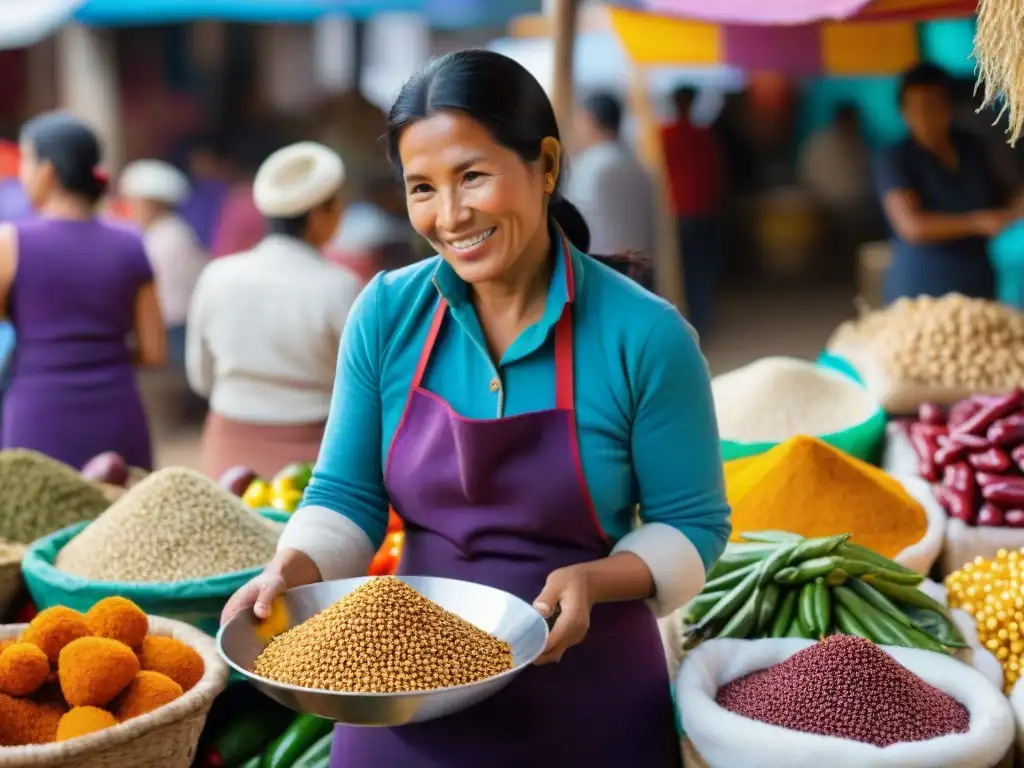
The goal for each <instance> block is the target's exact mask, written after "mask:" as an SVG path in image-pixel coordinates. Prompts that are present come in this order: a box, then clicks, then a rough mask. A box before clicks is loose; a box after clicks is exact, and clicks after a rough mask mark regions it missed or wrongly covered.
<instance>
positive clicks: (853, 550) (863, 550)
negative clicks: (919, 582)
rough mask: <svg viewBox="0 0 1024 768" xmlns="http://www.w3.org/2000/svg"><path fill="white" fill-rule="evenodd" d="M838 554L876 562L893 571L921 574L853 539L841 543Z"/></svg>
mask: <svg viewBox="0 0 1024 768" xmlns="http://www.w3.org/2000/svg"><path fill="white" fill-rule="evenodd" d="M838 554H840V555H842V556H843V557H849V558H851V559H853V560H863V561H865V562H868V563H874V564H875V565H877V566H879V567H881V568H888V569H889V570H891V571H900V572H902V573H910V574H914V575H915V576H917V575H919V574H918V573H917V571H914V570H911V569H910V568H907V566H905V565H901V564H900V563H897V562H896V561H895V560H890V559H889V558H887V557H886V556H885V555H882V554H879V553H878V552H875V551H874V550H873V549H868V548H867V547H862V546H861V545H860V544H854V543H853V542H852V541H847V542H846V543H845V544H843V545H841V546H840V547H839V550H838Z"/></svg>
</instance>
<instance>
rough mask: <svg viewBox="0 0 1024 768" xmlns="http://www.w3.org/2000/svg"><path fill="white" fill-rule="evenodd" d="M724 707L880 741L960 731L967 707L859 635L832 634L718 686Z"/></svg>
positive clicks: (967, 722)
mask: <svg viewBox="0 0 1024 768" xmlns="http://www.w3.org/2000/svg"><path fill="white" fill-rule="evenodd" d="M717 698H718V703H719V705H721V706H722V707H724V708H725V709H727V710H729V711H730V712H735V713H736V714H737V715H742V716H743V717H749V718H751V719H752V720H760V721H761V722H762V723H769V724H770V725H778V726H781V727H782V728H788V729H790V730H793V731H804V732H806V733H817V734H820V735H822V736H835V737H838V738H841V739H851V740H854V741H863V742H865V743H867V744H874V745H875V746H877V747H886V746H889V745H890V744H897V743H900V742H907V741H925V740H926V739H934V738H937V737H939V736H946V735H948V734H951V733H966V732H967V729H968V727H969V725H970V717H969V715H968V713H967V710H966V709H965V708H964V706H963V705H962V704H960V703H959V702H958V701H956V699H954V698H953V697H951V696H949V695H947V694H945V693H943V692H942V691H940V690H939V689H938V688H935V687H934V686H932V685H929V684H928V683H926V682H925V681H924V680H922V679H921V678H919V677H918V676H917V675H915V674H914V673H913V672H911V671H910V670H908V669H907V668H906V667H903V666H902V665H900V664H899V663H898V662H897V661H896V660H895V659H893V658H892V656H890V655H889V654H887V653H886V652H885V651H883V650H882V649H881V648H878V647H877V646H875V644H874V643H871V642H869V641H868V640H865V639H863V638H860V637H853V636H850V635H832V636H830V637H826V638H825V639H824V640H822V641H821V642H820V643H817V644H816V645H812V646H811V647H810V648H807V649H805V650H803V651H800V652H799V653H795V654H793V655H792V656H790V657H789V658H788V659H786V660H785V661H783V662H781V663H779V664H776V665H775V666H772V667H768V668H767V669H763V670H760V671H758V672H752V673H750V674H749V675H745V676H744V677H740V678H737V679H736V680H733V681H732V682H731V683H728V684H726V685H725V686H723V687H722V688H721V689H720V690H719V691H718V697H717Z"/></svg>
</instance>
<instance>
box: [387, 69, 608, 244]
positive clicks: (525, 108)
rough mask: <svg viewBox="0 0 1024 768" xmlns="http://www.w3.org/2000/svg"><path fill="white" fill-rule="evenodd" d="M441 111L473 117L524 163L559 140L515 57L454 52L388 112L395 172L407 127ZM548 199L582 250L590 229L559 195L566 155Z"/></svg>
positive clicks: (548, 111) (547, 108)
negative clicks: (549, 139) (550, 139)
mask: <svg viewBox="0 0 1024 768" xmlns="http://www.w3.org/2000/svg"><path fill="white" fill-rule="evenodd" d="M445 110H456V111H459V112H463V113H465V114H466V115H468V116H469V117H471V118H473V119H474V120H475V121H476V122H478V123H479V124H480V125H481V126H483V127H484V129H485V130H487V132H488V133H490V135H491V136H493V137H494V139H495V141H497V142H498V143H499V144H501V145H502V146H503V147H506V148H507V149H510V150H512V151H513V152H515V153H516V154H517V155H519V157H520V158H521V159H522V160H523V162H525V163H532V162H534V161H536V160H537V158H539V157H540V151H541V142H543V141H544V139H545V138H547V137H548V136H551V137H553V138H555V139H558V140H559V141H561V137H560V135H559V132H558V121H557V120H556V119H555V111H554V109H553V108H552V106H551V101H550V100H549V99H548V95H547V94H546V93H545V92H544V88H543V87H541V84H540V83H539V82H537V79H536V78H535V77H534V76H533V75H531V74H530V73H529V71H527V69H526V68H525V67H523V66H522V65H521V64H519V63H518V62H517V61H514V60H513V59H510V58H508V57H507V56H503V55H501V54H500V53H495V52H494V51H485V50H468V51H456V52H454V53H448V54H446V55H444V56H440V57H439V58H436V59H434V60H432V61H431V62H430V63H428V64H427V65H426V66H425V67H424V68H423V69H421V70H420V71H419V72H417V73H416V74H414V75H413V76H412V77H410V78H409V80H407V81H406V83H405V85H403V86H402V91H401V93H399V94H398V98H397V99H396V100H395V103H394V106H392V107H391V112H390V114H389V115H388V155H389V157H390V158H391V162H392V164H393V165H394V166H395V168H396V169H397V170H398V171H399V172H400V171H401V170H402V161H401V157H400V156H399V152H398V142H399V140H400V139H401V137H402V131H403V130H404V129H405V128H406V126H408V125H410V124H412V123H414V122H416V121H418V120H422V119H424V118H426V117H430V116H431V115H434V114H436V113H437V112H441V111H445ZM561 168H562V171H561V172H560V173H559V176H558V179H557V181H556V186H555V191H554V193H553V194H552V195H551V199H550V200H549V202H548V215H549V216H550V217H551V218H552V219H554V221H555V223H557V224H558V226H559V227H561V228H562V231H563V232H565V235H566V237H568V238H569V241H570V242H571V243H572V244H573V245H575V246H576V247H577V248H579V249H580V250H581V251H587V250H588V249H589V248H590V228H589V227H588V226H587V222H586V221H585V220H584V218H583V214H581V213H580V212H579V210H578V209H577V208H576V206H574V205H573V204H572V203H570V202H569V201H568V200H566V199H565V198H564V197H562V194H561V192H560V189H561V186H562V179H563V178H564V177H565V158H564V157H563V158H562V164H561Z"/></svg>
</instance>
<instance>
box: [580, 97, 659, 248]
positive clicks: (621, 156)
mask: <svg viewBox="0 0 1024 768" xmlns="http://www.w3.org/2000/svg"><path fill="white" fill-rule="evenodd" d="M621 124H622V104H621V103H620V102H619V100H618V99H617V98H616V97H615V96H613V95H612V94H610V93H602V92H598V93H592V94H590V95H589V96H587V97H586V98H585V99H583V103H582V104H581V105H580V109H578V110H577V112H576V126H575V127H576V138H577V141H578V142H579V146H580V147H581V150H580V152H579V153H578V154H577V155H576V157H574V158H573V163H572V170H571V173H570V174H569V179H568V186H567V187H566V191H565V196H566V198H567V199H568V200H570V201H571V202H572V203H573V204H574V205H575V206H576V207H577V208H579V209H580V213H582V214H583V218H584V219H586V221H587V226H589V227H590V250H591V251H592V252H593V253H607V254H612V253H628V252H635V253H639V254H643V255H644V256H646V257H648V258H650V257H651V256H652V255H653V251H654V233H655V209H656V206H655V203H654V187H653V186H652V184H651V180H650V178H649V177H648V175H647V171H646V170H644V167H643V166H642V165H640V162H639V160H637V158H636V156H635V155H634V154H633V152H632V151H631V150H630V149H629V147H627V146H626V145H625V144H624V143H623V142H622V140H621V137H620V135H619V130H620V128H621Z"/></svg>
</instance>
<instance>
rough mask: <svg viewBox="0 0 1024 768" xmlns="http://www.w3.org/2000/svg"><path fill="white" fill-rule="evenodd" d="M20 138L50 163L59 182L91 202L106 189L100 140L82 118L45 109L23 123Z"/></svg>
mask: <svg viewBox="0 0 1024 768" xmlns="http://www.w3.org/2000/svg"><path fill="white" fill-rule="evenodd" d="M21 141H23V142H27V143H29V144H31V145H32V147H33V148H34V149H35V153H36V157H37V158H38V159H39V160H40V161H46V162H48V163H50V165H52V166H53V170H54V173H56V174H57V179H58V181H60V185H61V186H62V187H64V189H65V190H67V191H68V192H70V193H71V194H73V195H79V196H80V197H83V198H85V199H86V200H87V201H88V202H89V204H90V205H94V204H95V203H96V202H97V201H98V200H99V199H100V198H101V197H103V193H104V192H106V191H107V178H106V176H105V175H104V174H103V173H102V172H101V171H100V169H99V165H100V160H101V154H102V153H101V149H100V141H99V139H98V138H97V137H96V134H95V133H93V131H92V129H91V128H89V126H87V125H86V124H85V123H84V122H82V121H81V120H79V119H78V118H77V117H74V116H73V115H70V114H68V113H67V112H48V113H46V114H44V115H40V116H39V117H36V118H33V119H32V120H30V121H28V122H27V123H25V125H24V126H23V127H22V129H21Z"/></svg>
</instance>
